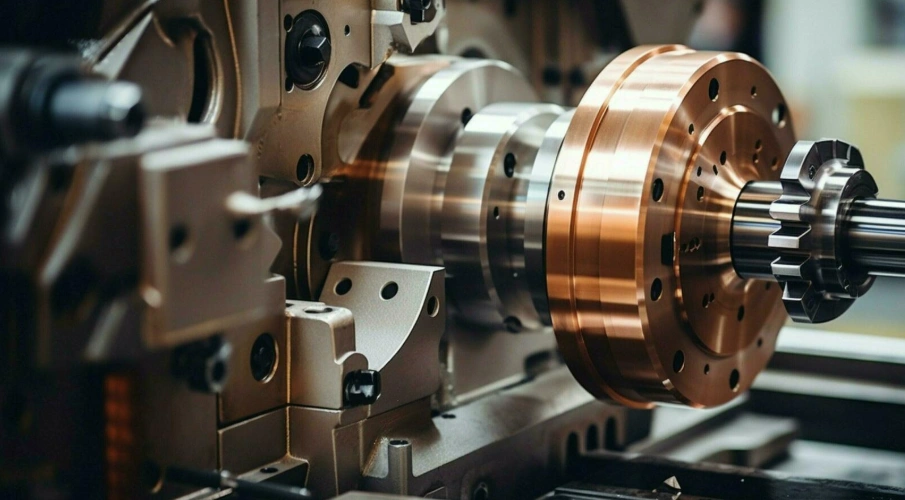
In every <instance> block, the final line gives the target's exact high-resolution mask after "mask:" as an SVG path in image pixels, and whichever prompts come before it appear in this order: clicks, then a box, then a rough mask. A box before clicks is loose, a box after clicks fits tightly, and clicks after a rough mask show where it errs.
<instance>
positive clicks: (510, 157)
mask: <svg viewBox="0 0 905 500" xmlns="http://www.w3.org/2000/svg"><path fill="white" fill-rule="evenodd" d="M515 164H516V160H515V155H514V154H512V153H506V157H505V158H503V172H505V173H506V177H512V176H513V175H515Z"/></svg>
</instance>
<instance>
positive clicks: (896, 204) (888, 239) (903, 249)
mask: <svg viewBox="0 0 905 500" xmlns="http://www.w3.org/2000/svg"><path fill="white" fill-rule="evenodd" d="M850 213H851V218H850V219H849V221H848V224H847V225H846V228H845V234H844V236H843V244H844V245H846V246H847V247H848V249H849V252H850V255H851V259H852V261H853V263H854V264H855V265H857V266H859V267H861V268H862V269H864V270H866V271H867V272H869V273H870V274H872V275H874V276H897V277H905V202H902V201H893V200H856V201H855V202H853V203H852V207H851V212H850Z"/></svg>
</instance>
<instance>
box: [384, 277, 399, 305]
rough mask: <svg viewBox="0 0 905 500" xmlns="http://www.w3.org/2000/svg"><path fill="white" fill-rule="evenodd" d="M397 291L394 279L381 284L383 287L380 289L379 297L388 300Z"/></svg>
mask: <svg viewBox="0 0 905 500" xmlns="http://www.w3.org/2000/svg"><path fill="white" fill-rule="evenodd" d="M397 293H399V285H397V284H396V282H395V281H391V282H389V283H387V284H386V285H383V288H381V289H380V298H382V299H383V300H390V299H392V298H393V297H395V296H396V294H397Z"/></svg>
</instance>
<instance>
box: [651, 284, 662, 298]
mask: <svg viewBox="0 0 905 500" xmlns="http://www.w3.org/2000/svg"><path fill="white" fill-rule="evenodd" d="M661 295H663V282H662V281H660V278H654V282H653V283H651V284H650V300H653V301H658V300H660V296H661Z"/></svg>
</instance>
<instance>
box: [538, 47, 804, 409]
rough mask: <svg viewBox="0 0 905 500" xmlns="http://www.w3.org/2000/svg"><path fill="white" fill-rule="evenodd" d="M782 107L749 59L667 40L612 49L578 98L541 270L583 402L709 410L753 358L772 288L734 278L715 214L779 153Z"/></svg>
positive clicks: (771, 338) (768, 330)
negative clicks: (776, 115)
mask: <svg viewBox="0 0 905 500" xmlns="http://www.w3.org/2000/svg"><path fill="white" fill-rule="evenodd" d="M653 82H656V89H657V90H656V91H654V90H653V89H652V88H651V85H653ZM782 103H783V97H782V95H781V94H780V92H779V89H778V88H777V87H776V84H775V83H774V82H773V80H772V78H771V77H770V76H769V74H768V73H766V71H764V69H763V67H762V66H760V65H759V64H757V63H756V62H754V61H752V60H751V59H750V58H748V57H746V56H743V55H740V54H715V53H707V52H695V51H692V50H689V49H686V48H684V47H681V46H659V47H639V48H636V49H632V50H630V51H628V52H626V53H624V54H622V55H621V56H619V57H618V58H617V59H616V60H614V61H613V62H612V63H611V64H610V65H609V66H607V68H606V69H605V70H604V71H603V72H602V73H601V75H600V76H599V77H598V79H597V80H596V81H595V83H594V84H593V85H592V86H591V90H589V92H588V93H587V94H586V95H585V97H584V99H583V100H582V103H581V104H580V105H579V107H578V109H577V111H576V112H575V117H574V118H573V120H572V123H571V125H570V127H569V131H568V132H567V134H566V137H565V142H564V144H563V147H562V151H561V152H560V154H559V157H558V158H557V161H556V168H555V170H554V173H553V181H552V185H551V189H550V195H549V197H548V215H547V236H546V249H547V254H546V263H547V287H548V293H549V297H550V311H551V316H552V319H553V329H554V331H555V332H556V334H557V340H558V341H559V345H560V349H561V351H562V353H563V355H564V357H565V358H566V361H567V362H568V364H569V366H570V368H571V369H572V371H573V373H574V374H575V375H576V377H577V378H578V379H579V381H580V382H581V383H582V385H583V386H584V387H585V388H587V389H588V390H589V391H591V392H592V393H593V394H595V395H596V396H598V397H605V398H611V399H614V400H616V401H618V402H620V403H622V404H627V405H632V406H650V405H651V404H652V402H653V401H677V402H682V403H685V404H689V405H693V406H711V405H716V404H721V403H725V402H727V401H729V400H731V399H732V398H734V397H735V396H736V395H737V394H738V393H740V392H743V391H744V390H745V388H747V387H748V386H750V384H751V382H752V380H753V378H754V376H755V375H756V374H757V373H758V372H760V371H761V370H762V369H763V367H764V366H765V365H766V362H767V360H768V359H769V357H770V353H771V352H772V346H773V343H774V342H775V337H776V334H777V332H778V330H779V327H780V325H781V324H782V322H783V320H784V318H783V314H782V310H781V308H780V305H779V303H778V301H777V298H778V291H777V290H776V288H774V289H772V290H770V289H765V288H764V286H763V285H762V284H760V283H756V282H753V281H750V280H743V279H741V278H739V277H738V275H737V274H736V273H735V270H734V269H733V268H732V266H731V257H730V245H729V228H730V224H729V222H730V214H731V210H732V206H733V205H734V204H735V198H736V197H737V195H738V193H739V192H740V191H741V189H742V187H743V186H744V185H745V184H746V183H747V182H748V181H750V180H758V179H775V178H777V177H778V175H779V173H778V171H777V169H776V168H775V167H774V165H775V164H776V161H773V160H772V159H773V158H776V159H777V161H778V160H781V159H784V158H785V155H786V154H787V153H788V151H789V150H790V149H791V147H792V144H793V140H794V135H793V133H792V127H791V124H790V123H789V122H788V121H785V120H784V121H780V122H774V120H772V119H771V114H772V113H773V110H774V109H775V108H776V107H777V106H782V105H783V104H782Z"/></svg>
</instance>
